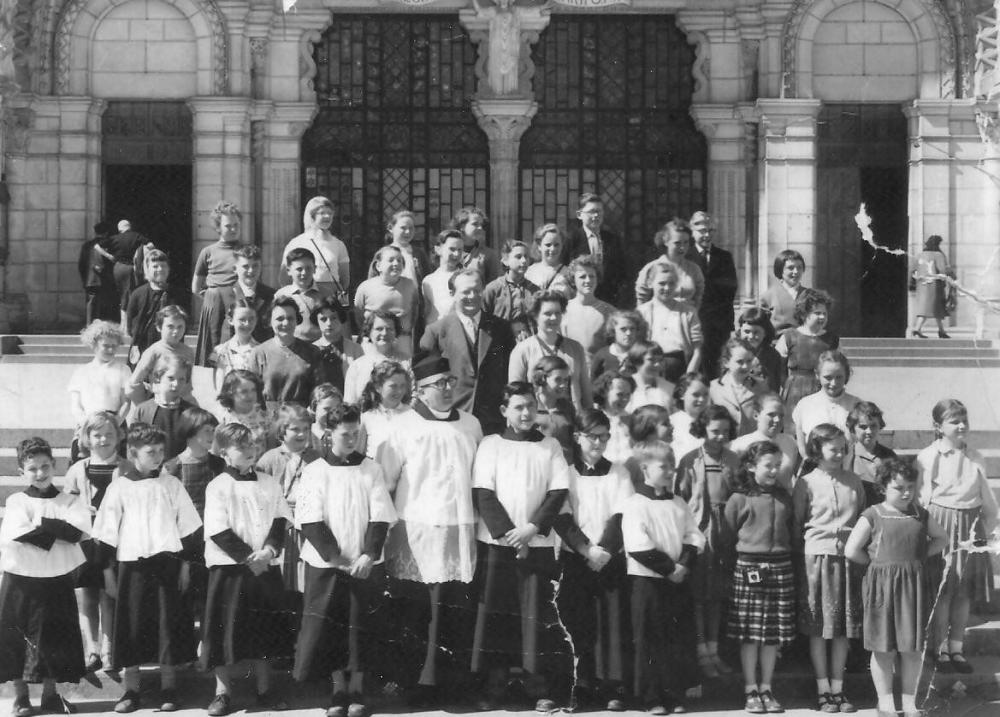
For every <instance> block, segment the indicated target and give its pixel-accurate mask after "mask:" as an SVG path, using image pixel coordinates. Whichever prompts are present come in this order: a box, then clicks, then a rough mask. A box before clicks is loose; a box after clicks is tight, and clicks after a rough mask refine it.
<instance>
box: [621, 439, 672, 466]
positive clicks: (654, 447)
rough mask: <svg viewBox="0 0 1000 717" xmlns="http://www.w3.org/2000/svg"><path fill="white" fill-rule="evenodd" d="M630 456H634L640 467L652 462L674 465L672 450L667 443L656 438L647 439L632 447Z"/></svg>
mask: <svg viewBox="0 0 1000 717" xmlns="http://www.w3.org/2000/svg"><path fill="white" fill-rule="evenodd" d="M632 455H634V456H635V459H636V460H637V461H638V462H639V464H640V465H642V464H643V463H650V462H652V461H666V460H669V461H670V462H671V463H676V461H675V460H674V449H673V448H671V447H670V444H669V443H667V442H666V441H661V440H660V439H658V438H649V439H647V440H645V441H642V442H641V443H637V444H636V445H635V446H633V447H632Z"/></svg>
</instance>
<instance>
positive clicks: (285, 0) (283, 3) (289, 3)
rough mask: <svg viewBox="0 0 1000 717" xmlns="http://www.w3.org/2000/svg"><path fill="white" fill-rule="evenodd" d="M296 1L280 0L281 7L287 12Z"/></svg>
mask: <svg viewBox="0 0 1000 717" xmlns="http://www.w3.org/2000/svg"><path fill="white" fill-rule="evenodd" d="M298 1H299V0H281V9H282V10H284V11H285V12H288V11H289V10H291V9H292V8H293V7H295V3H297V2H298Z"/></svg>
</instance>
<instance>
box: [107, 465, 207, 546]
mask: <svg viewBox="0 0 1000 717" xmlns="http://www.w3.org/2000/svg"><path fill="white" fill-rule="evenodd" d="M200 527H201V518H200V517H198V511H197V509H195V507H194V503H192V502H191V498H190V497H189V496H188V494H187V491H186V490H184V486H183V484H181V482H180V481H179V480H178V479H177V478H175V477H174V476H172V475H170V474H169V473H160V474H159V475H157V476H154V477H152V478H141V479H138V480H133V479H132V478H130V477H128V475H124V476H121V477H120V478H115V479H114V480H112V481H111V485H109V486H108V491H107V493H105V494H104V501H103V502H102V503H101V507H100V508H99V509H98V511H97V518H96V520H95V521H94V530H93V537H94V538H95V539H96V540H100V541H101V542H102V543H107V544H108V545H110V546H111V547H113V548H117V549H118V560H121V561H129V560H139V559H140V558H149V557H152V556H153V555H156V554H157V553H177V552H180V550H181V548H182V547H183V546H182V545H181V538H184V537H187V536H188V535H191V533H193V532H195V531H196V530H198V528H200Z"/></svg>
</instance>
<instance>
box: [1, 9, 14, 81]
mask: <svg viewBox="0 0 1000 717" xmlns="http://www.w3.org/2000/svg"><path fill="white" fill-rule="evenodd" d="M16 11H17V0H0V95H3V96H6V95H9V94H11V93H13V92H17V90H18V87H17V81H16V79H15V77H14V27H15V15H16Z"/></svg>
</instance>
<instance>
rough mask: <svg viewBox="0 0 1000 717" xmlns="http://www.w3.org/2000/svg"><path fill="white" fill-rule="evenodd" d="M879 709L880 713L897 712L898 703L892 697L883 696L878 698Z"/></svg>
mask: <svg viewBox="0 0 1000 717" xmlns="http://www.w3.org/2000/svg"><path fill="white" fill-rule="evenodd" d="M878 709H879V711H880V712H895V711H896V701H895V700H894V699H893V697H892V695H882V696H881V697H879V698H878Z"/></svg>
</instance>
